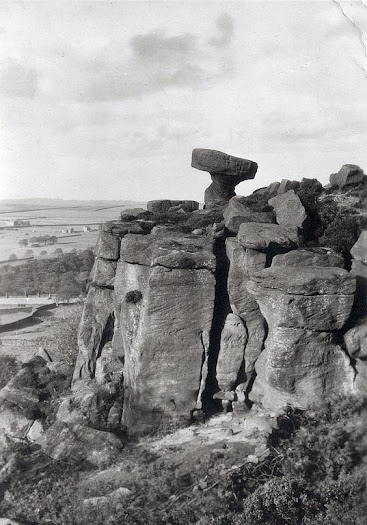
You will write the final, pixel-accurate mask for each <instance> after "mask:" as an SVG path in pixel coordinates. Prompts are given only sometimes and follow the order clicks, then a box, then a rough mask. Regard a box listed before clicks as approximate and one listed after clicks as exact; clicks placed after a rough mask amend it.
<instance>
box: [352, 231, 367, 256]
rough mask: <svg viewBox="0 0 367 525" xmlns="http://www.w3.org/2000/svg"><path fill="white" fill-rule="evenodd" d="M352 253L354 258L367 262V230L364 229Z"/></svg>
mask: <svg viewBox="0 0 367 525" xmlns="http://www.w3.org/2000/svg"><path fill="white" fill-rule="evenodd" d="M350 253H351V255H352V257H353V259H354V260H356V261H359V262H361V263H363V264H367V230H363V231H362V232H361V234H360V236H359V237H358V240H357V242H356V243H355V244H354V245H353V246H352V249H351V250H350Z"/></svg>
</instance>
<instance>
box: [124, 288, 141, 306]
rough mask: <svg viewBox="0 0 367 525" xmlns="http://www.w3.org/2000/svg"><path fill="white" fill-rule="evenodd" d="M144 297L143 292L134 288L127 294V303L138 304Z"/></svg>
mask: <svg viewBox="0 0 367 525" xmlns="http://www.w3.org/2000/svg"><path fill="white" fill-rule="evenodd" d="M142 299H143V294H142V293H141V291H140V290H132V291H131V292H127V294H126V296H125V302H126V303H132V304H136V303H138V302H139V301H141V300H142Z"/></svg>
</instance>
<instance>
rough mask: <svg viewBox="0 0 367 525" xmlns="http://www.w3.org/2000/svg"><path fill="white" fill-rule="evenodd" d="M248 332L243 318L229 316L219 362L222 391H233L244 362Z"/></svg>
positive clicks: (221, 343) (221, 344)
mask: <svg viewBox="0 0 367 525" xmlns="http://www.w3.org/2000/svg"><path fill="white" fill-rule="evenodd" d="M246 342H247V330H246V328H245V327H244V325H243V322H242V321H241V318H240V317H239V316H238V315H235V314H228V315H227V318H226V322H225V324H224V328H223V331H222V335H221V340H220V350H219V355H218V361H217V380H218V386H219V388H220V389H221V390H223V391H226V390H233V389H234V388H235V386H236V380H237V377H238V372H239V370H240V367H241V365H242V363H243V361H244V354H245V346H246Z"/></svg>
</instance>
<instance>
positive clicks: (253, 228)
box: [238, 222, 299, 250]
mask: <svg viewBox="0 0 367 525" xmlns="http://www.w3.org/2000/svg"><path fill="white" fill-rule="evenodd" d="M238 242H239V243H240V244H242V246H244V247H245V248H252V249H253V250H265V249H266V248H269V247H271V246H277V247H280V248H296V247H297V245H298V242H299V240H298V233H297V228H289V227H287V228H285V227H284V226H280V225H279V224H266V223H261V224H260V223H257V222H248V223H242V224H240V227H239V230H238Z"/></svg>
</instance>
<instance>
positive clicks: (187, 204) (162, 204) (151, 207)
mask: <svg viewBox="0 0 367 525" xmlns="http://www.w3.org/2000/svg"><path fill="white" fill-rule="evenodd" d="M176 207H178V208H179V209H181V210H183V211H186V212H191V211H194V210H198V209H199V203H198V202H197V201H180V200H168V199H163V200H155V201H148V202H147V210H148V211H150V212H152V213H167V212H169V211H170V209H171V208H176ZM171 211H176V210H171ZM132 233H133V232H132Z"/></svg>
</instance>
